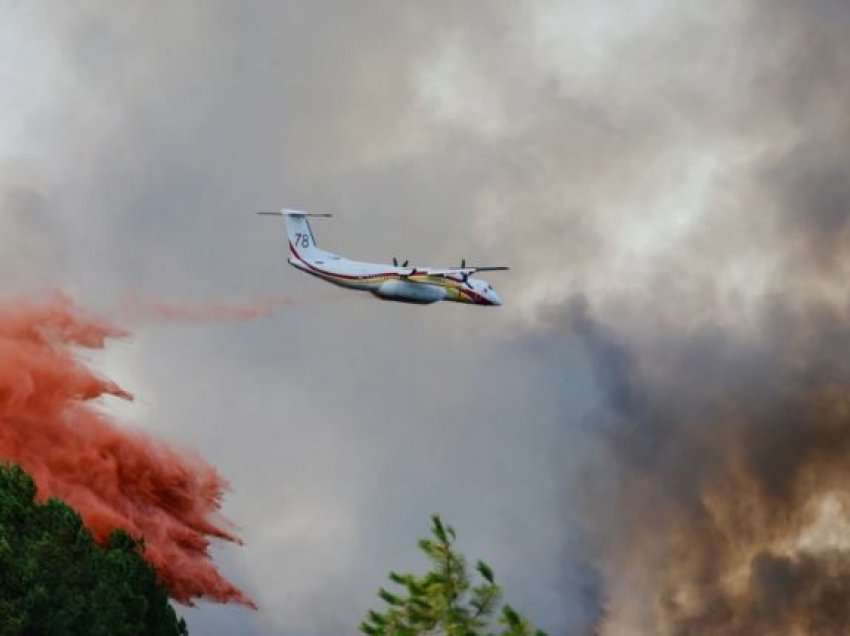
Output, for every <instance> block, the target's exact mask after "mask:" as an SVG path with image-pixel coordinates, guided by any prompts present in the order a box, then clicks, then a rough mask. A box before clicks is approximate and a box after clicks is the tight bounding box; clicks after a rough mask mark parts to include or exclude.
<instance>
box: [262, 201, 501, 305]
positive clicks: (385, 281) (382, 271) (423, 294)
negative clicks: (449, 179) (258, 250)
mask: <svg viewBox="0 0 850 636" xmlns="http://www.w3.org/2000/svg"><path fill="white" fill-rule="evenodd" d="M257 214H265V215H274V216H282V217H284V219H285V220H286V232H287V234H288V236H289V259H288V260H289V264H290V265H292V266H293V267H295V268H296V269H299V270H301V271H302V272H306V273H308V274H312V275H313V276H317V277H318V278H321V279H323V280H326V281H328V282H329V283H333V284H335V285H339V286H340V287H346V288H348V289H356V290H361V291H368V292H371V293H372V294H374V295H375V296H377V297H378V298H380V299H381V300H390V301H396V302H404V303H414V304H419V305H429V304H431V303H436V302H438V301H441V300H446V301H452V302H457V303H467V304H471V305H481V306H490V307H495V306H498V305H501V304H502V299H501V298H499V295H498V294H497V293H496V290H495V289H493V286H492V285H490V283H488V282H487V281H485V280H481V279H480V278H473V277H472V275H473V274H475V273H476V272H495V271H503V270H507V269H509V268H508V267H471V266H469V267H468V266H467V265H466V259H461V263H460V267H446V268H433V267H416V266H410V265H409V261H407V260H405V261H404V262H403V263H402V264H401V265H399V263H398V259H397V258H395V257H393V264H392V265H382V264H379V263H361V262H358V261H352V260H350V259H347V258H345V257H343V256H339V255H337V254H332V253H331V252H326V251H324V250H321V249H319V247H318V245H316V237H315V235H314V234H313V230H312V229H311V228H310V222H309V221H308V220H307V219H308V217H321V218H330V217H331V216H332V215H331V214H326V213H315V212H314V213H311V212H302V211H300V210H289V209H286V208H284V209H282V210H279V211H274V212H267V211H263V212H258V213H257Z"/></svg>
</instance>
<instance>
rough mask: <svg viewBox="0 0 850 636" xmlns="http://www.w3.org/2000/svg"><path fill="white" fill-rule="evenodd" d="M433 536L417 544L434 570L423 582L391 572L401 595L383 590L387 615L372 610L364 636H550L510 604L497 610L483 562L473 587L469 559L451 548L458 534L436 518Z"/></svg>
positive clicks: (498, 593) (496, 595)
mask: <svg viewBox="0 0 850 636" xmlns="http://www.w3.org/2000/svg"><path fill="white" fill-rule="evenodd" d="M431 534H432V538H431V539H422V540H420V541H419V547H420V549H421V550H422V551H423V552H424V553H425V554H426V555H427V556H428V559H429V560H430V561H431V563H432V569H431V570H430V571H429V572H427V573H426V574H425V575H424V576H421V577H417V576H414V575H412V574H397V573H396V572H390V580H391V581H392V582H393V583H395V584H396V585H398V586H401V587H402V588H403V592H399V593H395V594H394V593H392V592H388V591H387V590H385V589H384V588H381V589H380V590H379V592H378V596H380V597H381V599H383V600H384V602H385V603H386V604H387V605H388V607H387V610H386V611H385V612H383V613H380V612H376V611H370V612H369V614H368V617H367V618H366V620H365V621H363V623H361V624H360V631H361V632H363V633H364V634H369V635H370V636H419V635H421V634H443V635H445V636H496V634H498V636H532V635H535V636H546V635H545V634H544V633H543V632H542V631H539V630H537V631H535V629H534V627H533V626H532V625H531V624H530V623H529V622H528V621H527V620H526V619H525V618H523V617H522V616H520V615H519V614H518V613H517V612H516V611H514V609H513V608H512V607H511V606H510V605H503V606H502V609H501V612H499V611H498V607H499V603H500V601H501V597H502V592H501V589H500V588H499V586H498V585H497V584H496V582H495V579H494V577H493V570H492V569H491V568H490V566H488V565H487V564H486V563H484V562H483V561H479V562H478V563H477V565H476V568H475V569H476V570H477V571H478V574H479V576H480V579H481V580H480V582H479V584H478V585H475V586H473V584H472V582H471V581H470V577H469V572H468V568H467V565H466V560H465V559H464V557H463V556H462V555H461V554H459V553H458V552H456V551H455V550H454V548H453V543H454V541H455V531H454V529H452V527H451V526H446V525H443V522H442V520H441V519H440V517H439V516H438V515H434V516H432V517H431ZM493 629H497V630H499V631H498V632H494V631H492V630H493Z"/></svg>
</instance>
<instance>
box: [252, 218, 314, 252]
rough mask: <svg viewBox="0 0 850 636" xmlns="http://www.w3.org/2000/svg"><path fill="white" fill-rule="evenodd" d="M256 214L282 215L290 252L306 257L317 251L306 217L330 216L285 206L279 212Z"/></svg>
mask: <svg viewBox="0 0 850 636" xmlns="http://www.w3.org/2000/svg"><path fill="white" fill-rule="evenodd" d="M257 214H271V215H275V216H282V217H284V219H285V220H286V234H287V236H288V238H289V252H290V254H292V255H294V256H296V257H306V258H309V257H310V256H312V255H314V254H315V253H316V252H317V251H318V246H317V245H316V237H315V235H314V234H313V229H312V228H311V227H310V222H309V221H308V220H307V217H311V216H317V217H324V218H329V217H331V215H330V214H318V213H311V212H302V211H300V210H288V209H286V208H284V209H283V210H280V211H279V212H258V213H257Z"/></svg>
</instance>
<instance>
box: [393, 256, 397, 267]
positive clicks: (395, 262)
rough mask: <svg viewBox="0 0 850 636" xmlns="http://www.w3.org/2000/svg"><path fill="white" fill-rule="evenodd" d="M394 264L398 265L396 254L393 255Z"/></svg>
mask: <svg viewBox="0 0 850 636" xmlns="http://www.w3.org/2000/svg"><path fill="white" fill-rule="evenodd" d="M393 265H394V266H395V267H398V259H397V258H396V257H395V256H393Z"/></svg>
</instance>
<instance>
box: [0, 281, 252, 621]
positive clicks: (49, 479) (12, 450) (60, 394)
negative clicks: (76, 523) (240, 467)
mask: <svg viewBox="0 0 850 636" xmlns="http://www.w3.org/2000/svg"><path fill="white" fill-rule="evenodd" d="M123 335H125V332H123V331H122V330H121V329H119V328H116V327H115V326H113V325H110V324H106V323H104V322H100V321H98V320H94V319H91V318H89V317H86V316H84V315H83V314H82V313H81V312H80V311H79V310H78V309H77V308H76V307H74V306H73V305H72V304H71V303H70V301H68V300H67V299H65V298H57V299H54V300H53V301H51V302H48V303H44V304H28V303H21V302H17V303H10V302H6V303H4V304H2V305H0V458H2V459H3V460H5V461H11V462H15V463H18V464H20V465H21V466H22V467H23V468H24V469H25V470H27V471H28V472H29V473H30V474H31V475H32V476H33V477H34V479H35V481H36V484H37V486H38V493H39V496H40V497H41V498H47V497H57V498H59V499H62V500H63V501H65V502H67V503H68V504H69V505H70V506H72V507H73V508H74V509H75V510H77V511H78V512H79V513H80V515H81V516H82V518H83V521H84V523H85V524H86V526H87V527H88V528H89V529H90V530H91V531H92V533H93V534H94V536H95V537H96V538H97V539H98V540H104V539H105V538H106V537H108V535H109V534H110V533H111V532H112V531H113V530H114V529H116V528H123V529H125V530H126V531H127V532H129V533H130V534H131V535H133V536H136V537H142V538H143V539H144V545H145V547H144V556H145V557H146V558H147V559H148V560H149V561H150V563H151V564H152V565H153V566H154V568H155V569H156V570H157V572H158V574H159V576H160V578H161V580H162V581H163V583H164V584H165V585H166V586H167V587H168V590H169V592H170V594H171V596H172V598H174V599H175V600H177V601H180V602H182V603H191V601H192V600H193V599H198V598H204V599H209V600H213V601H219V602H225V603H226V602H236V603H241V604H243V605H247V606H253V603H252V601H251V600H250V599H249V598H248V597H247V596H246V595H245V594H243V593H242V592H241V591H240V590H239V589H237V588H236V587H235V586H234V585H232V584H231V583H230V582H229V581H227V580H226V579H224V578H223V577H222V576H221V574H220V573H219V572H218V570H217V569H216V567H215V565H214V564H213V562H212V561H211V559H210V556H209V552H208V550H209V546H210V540H211V539H221V540H224V541H233V542H238V539H237V537H236V536H235V535H233V534H232V533H231V532H230V531H229V530H228V529H227V528H226V523H225V522H223V521H222V520H220V519H218V518H217V516H216V513H217V511H218V510H219V508H220V506H221V500H222V495H223V493H224V491H225V490H226V488H227V483H226V482H225V480H224V479H223V478H222V477H221V475H219V474H218V472H217V471H216V470H215V469H214V468H213V467H212V466H210V465H208V464H207V463H205V462H204V461H203V460H201V459H200V458H199V457H196V456H194V455H193V454H191V453H187V452H184V451H177V450H175V449H173V448H170V447H168V446H166V445H165V444H163V443H161V442H158V441H156V440H154V439H151V438H150V437H148V436H145V435H143V434H141V433H138V432H134V431H129V430H126V429H123V428H121V427H119V426H117V425H116V424H115V423H113V422H112V421H110V419H109V418H108V416H107V415H106V414H105V413H104V411H103V410H102V409H99V408H98V407H97V400H98V399H99V398H102V397H104V396H114V397H118V398H122V399H132V396H131V395H130V394H129V393H128V392H127V391H125V390H124V389H122V388H121V387H120V386H118V385H117V384H115V383H114V382H111V381H109V380H108V379H105V378H102V377H99V376H98V375H97V374H96V373H94V372H93V371H92V370H90V369H89V368H87V367H86V366H85V364H83V362H82V361H81V360H80V358H79V357H78V356H77V355H75V348H77V347H82V348H89V349H97V348H102V347H103V346H104V344H105V342H106V341H107V340H108V339H109V338H115V337H121V336H123Z"/></svg>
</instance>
